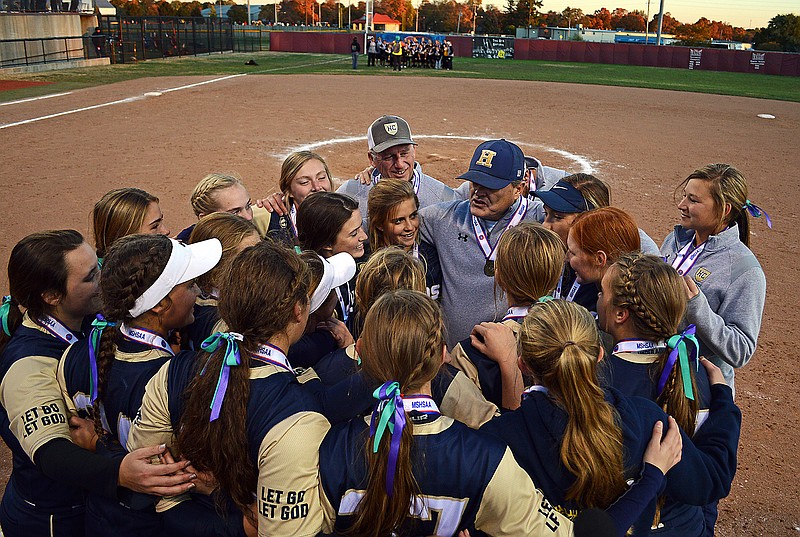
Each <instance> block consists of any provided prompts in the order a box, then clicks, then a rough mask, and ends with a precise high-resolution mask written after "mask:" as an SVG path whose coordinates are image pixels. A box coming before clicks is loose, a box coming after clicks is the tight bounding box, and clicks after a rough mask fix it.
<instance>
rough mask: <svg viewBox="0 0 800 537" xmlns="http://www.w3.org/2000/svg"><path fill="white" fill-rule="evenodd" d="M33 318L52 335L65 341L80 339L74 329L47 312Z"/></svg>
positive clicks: (70, 341) (73, 341)
mask: <svg viewBox="0 0 800 537" xmlns="http://www.w3.org/2000/svg"><path fill="white" fill-rule="evenodd" d="M31 320H32V321H33V322H35V323H36V324H38V325H39V326H41V327H42V328H44V329H45V330H47V331H48V332H49V333H50V335H51V336H53V337H56V338H58V339H60V340H61V341H63V342H64V343H75V342H76V341H77V340H78V337H77V336H76V335H75V334H73V333H72V330H70V329H69V328H67V327H66V326H64V325H63V324H61V323H60V322H59V321H58V320H57V319H55V318H54V317H51V316H49V315H46V314H45V315H43V316H42V317H41V318H37V319H31Z"/></svg>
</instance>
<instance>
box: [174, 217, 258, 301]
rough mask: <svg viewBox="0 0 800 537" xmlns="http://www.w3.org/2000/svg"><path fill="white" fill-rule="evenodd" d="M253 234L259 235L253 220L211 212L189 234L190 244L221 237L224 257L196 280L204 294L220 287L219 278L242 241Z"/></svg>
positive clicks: (209, 293)
mask: <svg viewBox="0 0 800 537" xmlns="http://www.w3.org/2000/svg"><path fill="white" fill-rule="evenodd" d="M253 234H255V236H259V235H258V230H257V229H256V226H254V225H253V223H252V222H250V221H249V220H245V219H244V218H242V217H241V216H236V215H234V214H230V213H211V214H209V215H208V216H204V217H203V218H201V219H200V221H199V222H197V224H196V225H195V226H194V229H193V230H192V234H191V235H189V241H188V242H189V244H193V243H195V242H200V241H204V240H207V239H219V242H221V243H222V258H221V259H220V261H219V263H217V265H216V266H215V267H214V268H213V269H211V270H209V271H208V272H206V273H205V274H203V275H202V276H199V277H198V278H197V280H196V282H197V285H198V287H200V290H201V291H202V292H203V294H204V295H211V293H212V291H213V289H215V288H217V289H218V288H219V285H218V284H217V280H218V279H219V277H220V275H221V274H222V273H223V272H224V271H225V270H227V268H228V265H229V264H230V263H231V261H233V259H234V258H235V257H236V254H237V253H238V252H239V245H240V244H241V243H242V241H243V240H244V239H246V238H247V237H249V236H251V235H253Z"/></svg>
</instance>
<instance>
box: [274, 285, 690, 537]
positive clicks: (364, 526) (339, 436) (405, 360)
mask: <svg viewBox="0 0 800 537" xmlns="http://www.w3.org/2000/svg"><path fill="white" fill-rule="evenodd" d="M358 345H359V351H360V352H359V353H360V354H361V355H363V356H364V361H363V367H364V369H365V371H367V373H368V374H369V375H370V376H372V377H373V378H375V379H376V380H378V381H380V382H383V385H382V386H381V387H380V388H378V389H377V390H375V398H376V399H378V404H377V406H376V408H375V410H374V412H373V414H372V418H371V420H369V421H366V420H362V419H355V420H352V421H350V422H348V423H346V424H342V425H339V426H335V427H334V428H332V429H331V431H330V432H329V433H328V435H327V436H326V437H325V440H324V441H323V443H322V446H321V447H320V450H319V478H320V482H321V488H322V490H323V493H324V497H323V498H322V500H323V501H322V504H321V506H320V508H319V511H320V512H324V515H325V519H326V525H327V526H328V527H327V528H326V529H327V531H329V532H330V531H334V532H336V533H347V534H350V535H390V534H395V533H397V534H408V535H441V536H452V535H456V534H457V533H458V532H459V531H461V530H464V529H470V530H472V531H476V530H477V531H483V532H486V533H488V534H490V535H497V536H501V535H571V534H572V524H571V522H570V521H569V520H568V519H567V518H566V517H564V516H563V515H562V514H561V513H559V512H558V511H557V510H555V509H553V507H552V505H551V504H550V503H549V502H548V501H547V500H546V499H545V498H544V497H543V496H542V495H541V493H540V492H539V491H538V489H537V488H536V487H535V486H534V484H533V483H532V482H531V480H530V478H529V477H528V476H527V475H526V474H525V472H524V471H523V470H522V469H521V468H520V467H519V466H518V464H517V463H516V461H515V460H514V457H513V456H512V454H511V452H510V450H509V449H508V447H507V446H506V445H505V444H504V443H503V442H501V441H498V440H497V439H495V438H492V437H491V436H490V435H486V434H484V433H481V432H479V431H474V430H471V429H469V428H468V427H466V426H464V425H463V424H460V423H458V422H457V421H454V420H452V419H451V418H448V417H446V416H443V415H442V414H441V413H440V412H439V410H438V408H437V405H436V403H435V402H434V400H433V399H432V398H431V380H432V379H433V377H434V376H435V375H436V374H437V372H438V371H439V369H440V366H441V365H442V362H443V361H444V359H445V357H446V354H447V349H446V347H445V344H444V324H443V320H442V315H441V312H440V309H439V308H438V307H437V305H436V303H435V302H434V301H433V300H431V299H430V298H429V297H427V296H426V295H425V294H423V293H420V292H415V291H407V290H397V291H390V292H388V293H386V294H384V295H383V296H382V297H381V298H379V299H378V300H377V301H376V302H375V304H374V307H373V308H371V309H370V310H369V313H368V314H367V317H366V321H365V325H364V333H363V337H362V339H360V340H359V343H358ZM401 394H402V395H401ZM673 434H674V433H673ZM676 436H677V435H676ZM655 443H656V444H658V442H657V441H656V442H655ZM670 458H671V457H670ZM669 466H670V465H669V464H668V465H667V466H666V467H667V468H668V467H669ZM654 473H655V474H656V476H655V477H653V476H652V475H651V476H649V477H648V479H650V478H652V479H654V480H658V481H660V479H661V473H660V472H659V471H658V470H656V471H655V472H654ZM651 492H654V491H651ZM653 495H654V494H653ZM259 504H260V505H261V504H262V501H260V502H259ZM314 507H315V506H313V505H312V506H311V508H312V509H313V508H314ZM626 510H627V509H623V511H626ZM631 511H636V510H633V509H632V510H631ZM310 513H312V511H310ZM637 513H638V511H636V512H634V513H633V514H632V515H631V513H617V514H622V516H623V518H625V520H622V521H621V522H620V524H621V525H623V526H625V524H627V523H629V522H630V521H632V520H634V519H635V517H636V515H637ZM626 515H627V518H626Z"/></svg>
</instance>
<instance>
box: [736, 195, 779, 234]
mask: <svg viewBox="0 0 800 537" xmlns="http://www.w3.org/2000/svg"><path fill="white" fill-rule="evenodd" d="M742 209H747V212H748V213H750V216H752V217H753V218H758V217H759V216H762V215H763V216H764V219H765V220H766V221H767V227H768V228H770V229H772V219H771V218H770V217H769V215H768V214H767V211H765V210H764V209H762V208H761V207H759V206H758V205H756V204H755V203H753V202H752V201H750V200H747V201H746V202H745V203H744V205H743V206H742Z"/></svg>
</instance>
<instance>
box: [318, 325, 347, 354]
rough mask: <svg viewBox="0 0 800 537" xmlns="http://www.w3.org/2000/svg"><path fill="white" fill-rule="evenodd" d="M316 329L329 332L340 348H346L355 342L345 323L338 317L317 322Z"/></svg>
mask: <svg viewBox="0 0 800 537" xmlns="http://www.w3.org/2000/svg"><path fill="white" fill-rule="evenodd" d="M317 329H319V330H327V331H328V332H330V333H331V335H332V336H333V339H334V340H336V345H337V346H338V347H339V348H340V349H346V348H347V347H349V346H350V345H352V344H353V343H355V340H354V339H353V335H352V334H351V333H350V330H348V329H347V325H346V324H344V323H343V322H342V321H340V320H338V319H333V318H330V319H328V320H327V321H322V322H320V323H318V324H317Z"/></svg>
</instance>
